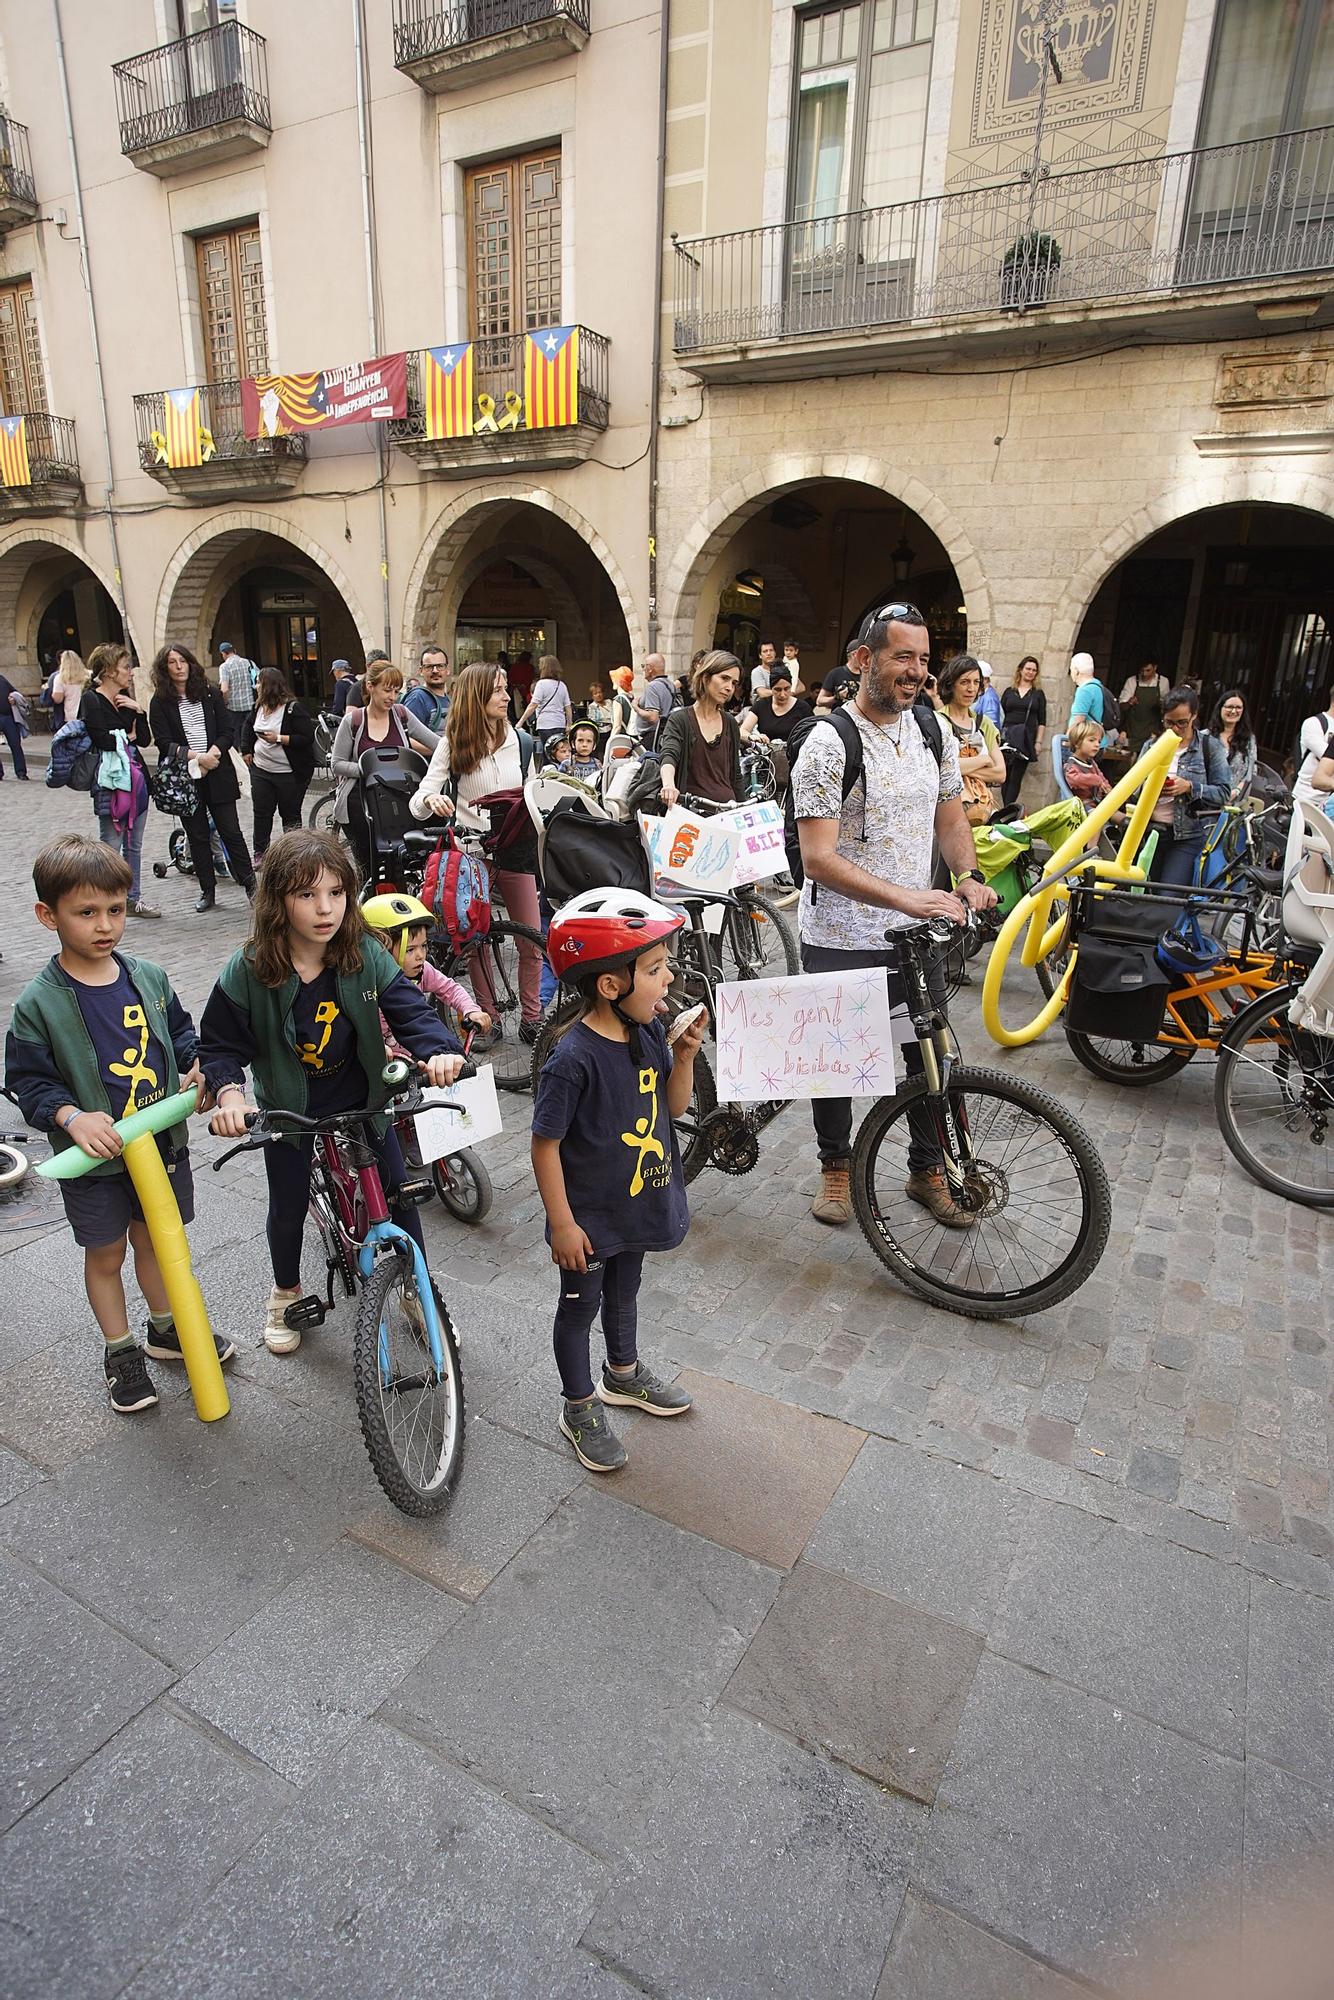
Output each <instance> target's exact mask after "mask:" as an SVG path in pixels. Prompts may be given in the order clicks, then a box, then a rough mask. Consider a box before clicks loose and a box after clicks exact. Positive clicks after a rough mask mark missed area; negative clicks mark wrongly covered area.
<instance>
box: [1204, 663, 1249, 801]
mask: <svg viewBox="0 0 1334 2000" xmlns="http://www.w3.org/2000/svg"><path fill="white" fill-rule="evenodd" d="M1209 734H1210V735H1211V736H1212V737H1214V738H1215V740H1216V741H1217V742H1219V743H1221V744H1222V746H1223V751H1224V754H1225V755H1226V757H1227V767H1228V770H1229V771H1230V772H1231V774H1232V797H1233V799H1234V800H1240V799H1246V798H1249V797H1250V792H1251V786H1252V785H1253V784H1254V783H1255V767H1256V765H1257V763H1258V762H1259V752H1258V751H1257V749H1256V747H1255V733H1254V731H1253V730H1252V728H1251V718H1250V716H1249V715H1248V714H1247V713H1246V697H1245V695H1244V694H1243V693H1242V691H1241V689H1240V688H1229V689H1228V691H1227V693H1226V694H1225V695H1224V696H1223V698H1222V700H1221V701H1220V702H1219V704H1218V706H1217V707H1216V708H1215V710H1214V712H1213V715H1212V717H1211V718H1210V722H1209Z"/></svg>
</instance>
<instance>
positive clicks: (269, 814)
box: [250, 764, 306, 856]
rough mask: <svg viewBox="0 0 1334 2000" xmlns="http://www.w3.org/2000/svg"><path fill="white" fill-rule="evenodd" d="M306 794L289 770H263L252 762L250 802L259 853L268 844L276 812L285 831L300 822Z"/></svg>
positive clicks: (261, 852) (299, 781)
mask: <svg viewBox="0 0 1334 2000" xmlns="http://www.w3.org/2000/svg"><path fill="white" fill-rule="evenodd" d="M305 796H306V788H305V786H304V785H303V784H302V783H301V780H300V779H299V778H294V777H293V776H292V773H291V772H290V771H281V772H275V771H261V770H259V769H258V768H257V766H256V765H254V764H252V765H251V766H250V803H251V806H252V807H253V809H254V815H255V853H256V856H258V855H261V854H263V852H264V851H265V849H266V848H267V846H268V844H269V836H270V834H271V833H272V832H273V815H274V814H275V813H277V814H278V817H279V818H280V819H281V820H282V823H283V832H284V833H290V832H291V831H292V829H293V827H298V826H300V824H301V801H302V800H303V799H304V798H305Z"/></svg>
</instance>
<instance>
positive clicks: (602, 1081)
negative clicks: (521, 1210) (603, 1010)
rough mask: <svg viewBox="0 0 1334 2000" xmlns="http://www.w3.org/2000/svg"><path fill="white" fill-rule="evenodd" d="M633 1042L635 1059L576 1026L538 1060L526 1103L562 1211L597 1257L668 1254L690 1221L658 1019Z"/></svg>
mask: <svg viewBox="0 0 1334 2000" xmlns="http://www.w3.org/2000/svg"><path fill="white" fill-rule="evenodd" d="M639 1041H640V1060H639V1061H638V1062H636V1061H635V1058H634V1056H633V1055H632V1053H631V1051H630V1048H629V1046H628V1044H626V1043H624V1042H609V1041H607V1039H606V1038H605V1036H603V1035H599V1034H596V1033H595V1032H594V1031H593V1029H592V1028H589V1027H586V1026H585V1024H584V1023H583V1022H582V1021H580V1022H577V1023H576V1025H575V1026H574V1027H573V1028H571V1029H570V1030H569V1031H568V1033H567V1034H565V1035H562V1037H561V1039H560V1040H559V1041H558V1042H557V1044H556V1046H555V1048H554V1049H553V1050H552V1052H551V1054H550V1055H549V1056H548V1058H547V1060H546V1062H545V1063H544V1064H543V1066H542V1074H541V1076H540V1077H539V1078H538V1084H537V1095H536V1098H535V1101H534V1104H533V1125H532V1129H533V1136H534V1138H537V1139H559V1141H560V1163H561V1168H562V1171H563V1173H564V1175H565V1192H566V1195H567V1196H568V1198H569V1203H570V1208H571V1210H572V1211H573V1214H574V1219H575V1221H576V1222H577V1223H578V1224H579V1227H580V1228H581V1229H582V1230H583V1231H584V1233H585V1235H586V1236H587V1237H588V1238H589V1240H590V1242H591V1243H592V1245H593V1248H594V1249H595V1250H596V1252H597V1254H598V1256H599V1257H616V1256H619V1255H620V1253H621V1252H622V1251H623V1250H629V1251H636V1252H637V1251H641V1250H674V1249H675V1248H676V1246H677V1244H678V1243H680V1242H681V1241H682V1240H683V1239H684V1237H685V1233H686V1230H687V1228H688V1227H689V1224H690V1216H689V1213H688V1211H687V1209H686V1191H685V1180H684V1178H683V1176H682V1173H681V1156H680V1153H679V1151H678V1150H677V1144H676V1134H675V1132H674V1131H673V1130H672V1121H671V1118H670V1117H669V1116H668V1112H667V1078H668V1077H669V1076H670V1075H671V1069H672V1057H671V1051H670V1050H669V1049H668V1047H667V1036H666V1034H665V1033H664V1031H663V1028H662V1025H661V1023H660V1022H658V1021H651V1022H650V1023H649V1024H648V1026H647V1027H642V1028H641V1029H640V1030H639ZM550 1238H551V1230H550V1227H548V1229H547V1240H548V1241H550Z"/></svg>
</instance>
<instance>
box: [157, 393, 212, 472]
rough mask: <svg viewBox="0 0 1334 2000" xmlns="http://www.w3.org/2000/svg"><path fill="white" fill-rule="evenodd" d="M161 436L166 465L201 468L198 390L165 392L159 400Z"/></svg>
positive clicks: (201, 442) (201, 449) (201, 444)
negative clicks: (160, 403) (160, 407)
mask: <svg viewBox="0 0 1334 2000" xmlns="http://www.w3.org/2000/svg"><path fill="white" fill-rule="evenodd" d="M162 435H163V439H164V441H165V443H166V447H167V464H168V465H202V464H203V463H204V441H203V437H202V436H201V434H200V426H199V391H198V389H167V390H166V391H165V392H164V393H163V397H162Z"/></svg>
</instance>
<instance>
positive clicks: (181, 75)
mask: <svg viewBox="0 0 1334 2000" xmlns="http://www.w3.org/2000/svg"><path fill="white" fill-rule="evenodd" d="M113 74H114V76H115V79H116V109H117V112H118V114H119V117H120V149H121V151H122V152H123V153H125V154H126V155H128V157H129V158H130V159H131V160H133V161H134V164H135V166H136V167H142V168H143V169H144V170H145V172H147V173H150V174H157V175H159V176H163V177H165V176H166V175H168V174H173V173H180V172H182V171H183V170H184V169H186V168H187V167H195V166H198V165H200V163H201V162H203V161H209V160H228V159H234V158H235V157H236V156H237V155H239V154H242V153H254V152H258V151H259V150H260V149H261V148H263V147H265V146H267V145H268V143H269V133H270V130H271V126H270V123H269V70H268V59H267V54H266V50H265V44H264V37H263V36H262V35H257V34H255V33H254V31H253V30H252V29H250V28H246V27H243V26H242V24H241V22H240V21H223V22H221V23H219V25H218V26H217V27H216V28H205V29H203V30H202V31H201V32H200V33H199V34H197V35H183V36H182V37H181V39H180V40H179V41H175V42H166V43H164V44H163V46H162V47H161V48H158V49H149V50H148V52H147V54H146V55H142V56H132V57H131V58H130V59H129V61H128V62H121V63H116V64H115V66H114V70H113Z"/></svg>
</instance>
